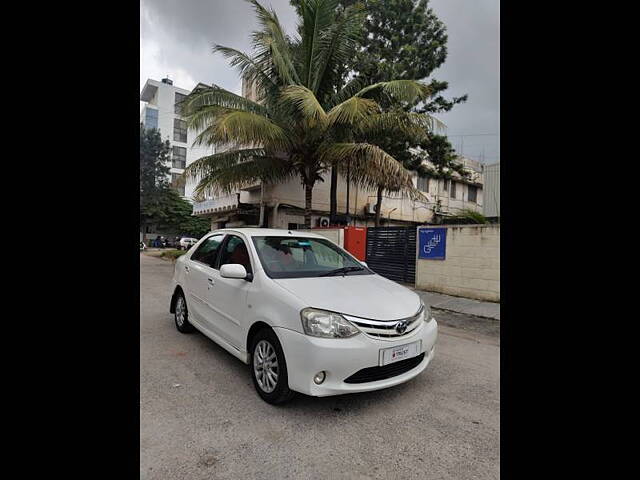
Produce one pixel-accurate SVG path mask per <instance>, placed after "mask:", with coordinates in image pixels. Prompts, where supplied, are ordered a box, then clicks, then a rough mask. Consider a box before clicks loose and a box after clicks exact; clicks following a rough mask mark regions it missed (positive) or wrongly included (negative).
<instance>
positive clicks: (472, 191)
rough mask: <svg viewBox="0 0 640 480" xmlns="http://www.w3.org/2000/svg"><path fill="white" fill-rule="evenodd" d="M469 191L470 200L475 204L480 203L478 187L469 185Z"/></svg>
mask: <svg viewBox="0 0 640 480" xmlns="http://www.w3.org/2000/svg"><path fill="white" fill-rule="evenodd" d="M468 189H469V190H468V191H469V195H468V197H469V198H468V200H469V201H470V202H473V203H478V187H476V186H473V185H469V186H468Z"/></svg>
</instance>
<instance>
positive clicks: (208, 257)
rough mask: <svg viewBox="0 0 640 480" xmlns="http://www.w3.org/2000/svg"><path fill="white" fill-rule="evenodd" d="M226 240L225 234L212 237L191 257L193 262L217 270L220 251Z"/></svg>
mask: <svg viewBox="0 0 640 480" xmlns="http://www.w3.org/2000/svg"><path fill="white" fill-rule="evenodd" d="M223 238H224V235H223V234H219V235H212V236H211V237H209V238H207V239H206V240H205V241H204V242H202V244H201V245H200V246H199V247H198V248H197V250H196V251H195V252H193V254H192V255H191V260H194V261H196V262H201V263H204V264H205V265H208V266H210V267H211V268H216V267H215V265H216V258H217V256H218V250H220V244H221V243H222V239H223Z"/></svg>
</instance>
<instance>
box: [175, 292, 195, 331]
mask: <svg viewBox="0 0 640 480" xmlns="http://www.w3.org/2000/svg"><path fill="white" fill-rule="evenodd" d="M174 311H175V313H174V316H173V319H174V321H175V323H176V328H177V329H178V331H179V332H180V333H191V332H194V331H195V328H194V326H193V325H191V324H190V323H189V310H188V309H187V301H186V300H185V298H184V294H183V293H182V292H178V293H176V305H175V308H174Z"/></svg>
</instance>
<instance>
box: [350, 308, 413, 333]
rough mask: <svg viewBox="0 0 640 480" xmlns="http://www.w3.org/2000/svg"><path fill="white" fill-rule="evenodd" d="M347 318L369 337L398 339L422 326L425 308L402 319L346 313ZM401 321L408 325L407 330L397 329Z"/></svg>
mask: <svg viewBox="0 0 640 480" xmlns="http://www.w3.org/2000/svg"><path fill="white" fill-rule="evenodd" d="M345 318H346V319H347V320H349V321H350V322H351V323H353V324H354V325H356V326H357V327H358V328H359V329H360V330H361V331H362V332H364V333H365V334H366V335H368V336H369V337H372V338H381V339H391V340H397V339H399V338H401V337H404V336H406V335H409V334H410V333H411V332H412V331H413V330H415V329H416V328H418V327H419V326H420V320H422V318H423V309H422V308H420V310H419V311H418V313H416V314H415V315H414V316H413V317H409V318H402V319H400V320H387V321H382V320H369V319H367V318H359V317H351V316H347V315H345ZM401 323H402V324H403V325H404V326H405V327H406V329H405V330H402V329H401V330H398V329H397V327H398V325H399V324H401Z"/></svg>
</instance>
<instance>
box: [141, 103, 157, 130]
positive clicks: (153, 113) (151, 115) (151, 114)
mask: <svg viewBox="0 0 640 480" xmlns="http://www.w3.org/2000/svg"><path fill="white" fill-rule="evenodd" d="M144 127H145V128H148V129H152V128H158V110H156V109H155V108H147V110H146V112H145V118H144Z"/></svg>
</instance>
